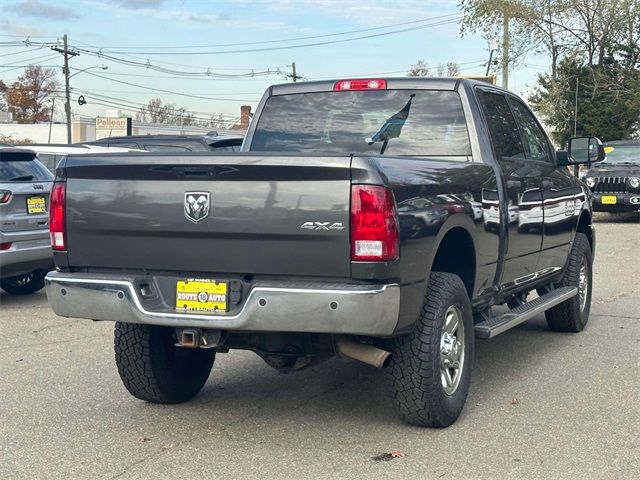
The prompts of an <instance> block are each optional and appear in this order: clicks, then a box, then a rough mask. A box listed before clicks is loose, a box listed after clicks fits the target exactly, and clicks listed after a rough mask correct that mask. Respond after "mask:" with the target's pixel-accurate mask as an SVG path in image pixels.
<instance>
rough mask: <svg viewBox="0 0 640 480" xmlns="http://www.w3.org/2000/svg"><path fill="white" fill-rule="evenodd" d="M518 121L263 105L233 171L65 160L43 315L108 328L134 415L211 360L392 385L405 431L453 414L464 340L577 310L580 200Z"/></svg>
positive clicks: (483, 87)
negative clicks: (322, 370) (349, 375)
mask: <svg viewBox="0 0 640 480" xmlns="http://www.w3.org/2000/svg"><path fill="white" fill-rule="evenodd" d="M603 158H604V151H603V148H602V145H601V144H600V142H599V141H598V140H597V139H595V138H593V137H582V138H574V139H572V140H571V141H570V142H569V145H568V150H567V151H559V152H556V151H554V149H553V147H552V145H551V143H550V141H549V140H548V138H547V136H546V135H545V133H544V131H543V130H542V128H541V127H540V125H539V123H538V122H537V120H536V119H535V117H534V116H533V114H532V113H531V111H530V110H529V108H527V106H526V105H525V104H524V103H523V102H522V100H520V99H518V98H517V97H516V96H514V95H513V94H511V93H510V92H508V91H505V90H502V89H499V88H496V87H494V86H491V85H487V84H483V83H479V82H474V81H471V80H456V79H411V78H402V79H366V80H362V79H357V80H338V81H323V82H310V83H295V84H286V85H276V86H273V87H271V88H269V89H268V90H267V92H266V93H265V95H264V97H263V99H262V101H261V103H260V105H259V107H258V109H257V111H256V115H255V117H254V118H253V121H252V123H251V126H250V128H249V131H248V132H247V136H246V139H245V141H244V144H243V151H242V152H239V153H236V154H213V153H193V154H184V155H180V154H176V153H168V154H158V153H155V154H108V155H76V156H73V157H69V158H67V159H66V160H63V161H62V162H61V164H60V165H59V167H58V169H57V172H56V181H55V184H54V187H53V190H52V194H51V204H52V205H51V219H50V228H51V238H52V241H53V249H54V256H55V261H56V265H57V271H55V272H51V273H50V274H49V275H48V276H47V278H46V282H47V295H48V298H49V302H50V304H51V306H52V308H53V310H54V311H55V312H56V313H57V314H58V315H62V316H65V317H75V318H86V319H93V320H111V321H115V322H117V323H116V326H115V354H116V363H117V366H118V371H119V373H120V377H121V378H122V381H123V383H124V385H125V387H126V388H127V389H128V390H129V392H130V393H131V394H132V395H134V396H135V397H137V398H140V399H143V400H146V401H149V402H155V403H178V402H183V401H186V400H189V399H190V398H192V397H193V396H195V395H196V394H197V393H198V392H199V391H200V389H201V388H202V387H203V386H204V384H205V382H206V380H207V378H208V376H209V374H210V371H211V368H212V365H213V363H214V359H215V355H216V354H217V353H218V354H219V353H225V352H228V351H229V349H248V350H252V351H254V352H255V353H257V354H258V355H259V356H260V357H262V358H263V359H264V360H265V361H266V362H267V363H268V364H269V365H270V366H272V367H274V368H276V369H278V370H279V371H281V372H291V371H294V370H298V369H301V368H304V367H308V366H310V365H313V364H315V363H316V362H318V361H320V360H323V359H326V358H328V357H330V356H332V355H335V354H338V355H341V356H343V357H349V358H353V359H357V360H360V361H363V362H366V363H368V364H371V365H374V366H376V367H381V368H386V369H387V370H388V371H389V373H390V378H391V386H392V392H393V394H392V395H393V399H394V403H395V405H396V408H397V412H398V414H399V415H400V417H401V418H402V419H404V420H405V421H406V422H409V423H411V424H415V425H422V426H435V427H444V426H448V425H450V424H452V423H453V422H454V421H455V420H456V419H457V418H458V416H459V415H460V412H461V411H462V408H463V405H464V402H465V399H466V396H467V392H468V390H469V385H470V379H471V370H472V361H473V352H474V342H475V338H485V339H486V338H491V337H493V336H495V335H497V334H499V333H501V332H504V331H506V330H507V329H509V328H511V327H513V326H515V325H518V324H520V323H521V322H523V321H525V320H527V319H529V318H532V317H533V316H535V315H537V314H540V313H542V312H545V314H546V318H547V321H548V324H549V326H550V328H551V329H553V330H556V331H562V332H579V331H581V330H582V329H583V328H584V327H585V325H586V323H587V320H588V316H589V307H590V302H591V277H592V261H593V255H594V248H595V231H594V228H593V226H592V224H591V206H590V195H591V193H590V191H589V189H588V188H586V186H585V185H583V184H582V183H581V182H580V181H579V180H577V179H576V178H575V177H574V176H572V175H571V174H570V173H569V169H568V168H567V167H566V166H567V165H569V164H575V163H589V162H594V161H600V160H602V159H603Z"/></svg>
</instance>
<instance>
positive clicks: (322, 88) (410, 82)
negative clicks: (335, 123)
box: [268, 77, 503, 95]
mask: <svg viewBox="0 0 640 480" xmlns="http://www.w3.org/2000/svg"><path fill="white" fill-rule="evenodd" d="M345 80H368V79H367V78H349V77H346V78H336V79H333V80H319V81H313V82H290V83H279V84H276V85H273V86H271V87H270V88H269V90H268V91H269V93H270V94H271V95H287V94H291V93H311V92H329V91H333V90H334V86H335V85H336V83H338V82H341V81H345ZM371 80H385V81H386V82H387V89H388V90H393V89H407V90H408V89H416V90H420V89H425V90H456V88H457V86H458V85H459V84H462V83H470V84H472V85H483V86H491V87H494V88H497V89H500V90H503V89H502V88H501V87H498V86H496V85H492V84H490V83H487V82H482V81H480V80H474V79H470V78H453V77H443V78H440V77H388V78H385V77H371Z"/></svg>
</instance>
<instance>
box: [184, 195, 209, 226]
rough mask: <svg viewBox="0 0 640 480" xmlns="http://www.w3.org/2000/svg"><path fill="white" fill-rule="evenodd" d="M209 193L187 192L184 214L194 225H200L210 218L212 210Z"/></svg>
mask: <svg viewBox="0 0 640 480" xmlns="http://www.w3.org/2000/svg"><path fill="white" fill-rule="evenodd" d="M210 200H211V194H210V193H209V192H185V194H184V214H185V216H186V217H187V218H188V219H189V220H191V221H192V222H193V223H200V222H201V221H202V220H204V219H205V218H207V217H208V216H209V211H210V209H211V202H210Z"/></svg>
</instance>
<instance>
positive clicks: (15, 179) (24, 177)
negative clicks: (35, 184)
mask: <svg viewBox="0 0 640 480" xmlns="http://www.w3.org/2000/svg"><path fill="white" fill-rule="evenodd" d="M30 180H33V175H22V176H21V177H13V178H10V179H9V181H10V182H28V181H30Z"/></svg>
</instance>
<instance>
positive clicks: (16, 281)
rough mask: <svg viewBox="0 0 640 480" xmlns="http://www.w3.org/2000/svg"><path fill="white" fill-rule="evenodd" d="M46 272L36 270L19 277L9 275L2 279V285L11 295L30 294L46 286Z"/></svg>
mask: <svg viewBox="0 0 640 480" xmlns="http://www.w3.org/2000/svg"><path fill="white" fill-rule="evenodd" d="M45 276H46V272H43V271H42V270H35V271H33V272H31V273H27V274H25V275H18V276H17V277H7V278H3V279H2V280H0V287H1V288H2V289H3V290H4V291H5V292H7V293H9V294H11V295H29V294H31V293H36V292H37V291H39V290H42V289H43V288H44V277H45Z"/></svg>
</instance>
